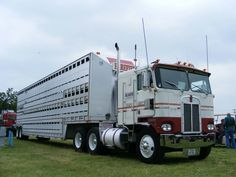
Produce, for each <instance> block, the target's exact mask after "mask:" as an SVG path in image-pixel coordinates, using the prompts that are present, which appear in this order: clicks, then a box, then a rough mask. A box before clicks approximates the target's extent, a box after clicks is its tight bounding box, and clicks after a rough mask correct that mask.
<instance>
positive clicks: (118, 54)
mask: <svg viewBox="0 0 236 177" xmlns="http://www.w3.org/2000/svg"><path fill="white" fill-rule="evenodd" d="M115 48H116V51H117V59H116V69H117V72H116V77H117V78H116V89H117V90H116V95H115V97H116V105H115V108H116V109H115V117H116V119H117V118H118V90H119V85H118V84H119V73H120V48H119V46H118V44H117V43H115Z"/></svg>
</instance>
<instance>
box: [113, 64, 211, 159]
mask: <svg viewBox="0 0 236 177" xmlns="http://www.w3.org/2000/svg"><path fill="white" fill-rule="evenodd" d="M209 76H210V73H207V72H205V71H201V70H198V69H195V68H194V67H193V65H191V64H188V65H187V64H186V63H183V64H181V62H178V63H176V64H171V65H170V64H161V63H159V61H156V62H154V63H153V64H152V65H151V66H149V67H145V68H143V69H137V70H132V71H128V72H126V73H121V74H120V77H119V97H118V98H119V104H118V109H119V115H118V123H117V124H118V126H122V125H124V126H125V127H127V129H128V137H129V139H128V140H129V142H135V143H136V148H137V153H138V156H139V158H140V159H141V161H143V162H147V163H153V162H161V161H162V159H163V156H164V153H165V152H171V151H183V152H184V154H185V155H187V156H189V157H192V158H197V159H204V158H206V157H207V156H208V155H209V153H210V151H211V146H212V145H213V144H214V142H215V134H214V121H213V95H212V92H211V88H210V83H209Z"/></svg>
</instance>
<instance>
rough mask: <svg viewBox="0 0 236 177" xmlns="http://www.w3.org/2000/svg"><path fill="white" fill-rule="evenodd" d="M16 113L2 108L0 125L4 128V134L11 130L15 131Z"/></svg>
mask: <svg viewBox="0 0 236 177" xmlns="http://www.w3.org/2000/svg"><path fill="white" fill-rule="evenodd" d="M15 124H16V113H15V111H13V110H2V112H1V114H0V126H3V127H5V128H6V135H8V131H9V130H11V131H13V133H15Z"/></svg>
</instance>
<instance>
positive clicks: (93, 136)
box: [89, 133, 97, 151]
mask: <svg viewBox="0 0 236 177" xmlns="http://www.w3.org/2000/svg"><path fill="white" fill-rule="evenodd" d="M89 148H90V149H91V150H92V151H94V150H95V149H96V148H97V136H96V134H95V133H91V134H90V135H89Z"/></svg>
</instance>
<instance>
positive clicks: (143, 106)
mask: <svg viewBox="0 0 236 177" xmlns="http://www.w3.org/2000/svg"><path fill="white" fill-rule="evenodd" d="M152 85H153V80H152V75H151V71H149V70H144V71H142V72H141V73H139V74H137V92H136V94H137V95H136V97H137V101H136V105H135V108H136V111H137V117H138V118H139V117H140V118H141V117H153V116H154V91H153V88H152Z"/></svg>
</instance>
